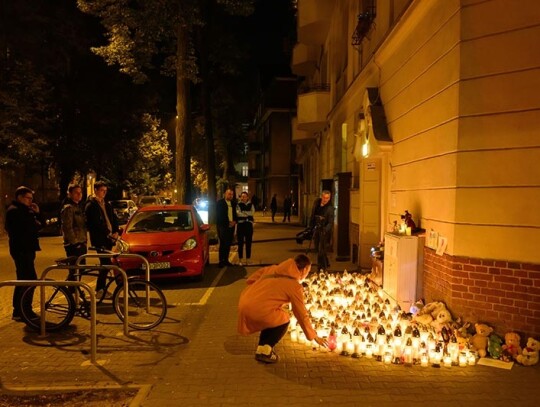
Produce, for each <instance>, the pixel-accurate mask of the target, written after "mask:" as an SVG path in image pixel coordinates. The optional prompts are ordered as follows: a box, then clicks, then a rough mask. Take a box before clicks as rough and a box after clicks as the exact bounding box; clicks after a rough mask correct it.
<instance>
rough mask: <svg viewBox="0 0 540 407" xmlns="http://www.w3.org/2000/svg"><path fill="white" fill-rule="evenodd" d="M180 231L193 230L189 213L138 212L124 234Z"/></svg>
mask: <svg viewBox="0 0 540 407" xmlns="http://www.w3.org/2000/svg"><path fill="white" fill-rule="evenodd" d="M180 230H193V217H192V216H191V211H189V210H178V211H143V212H139V213H137V214H135V216H134V217H133V219H132V220H131V222H129V226H128V228H127V230H126V232H127V233H137V232H177V231H180Z"/></svg>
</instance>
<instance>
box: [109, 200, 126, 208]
mask: <svg viewBox="0 0 540 407" xmlns="http://www.w3.org/2000/svg"><path fill="white" fill-rule="evenodd" d="M111 205H112V207H113V208H115V209H125V208H127V207H128V204H127V202H126V201H112V202H111Z"/></svg>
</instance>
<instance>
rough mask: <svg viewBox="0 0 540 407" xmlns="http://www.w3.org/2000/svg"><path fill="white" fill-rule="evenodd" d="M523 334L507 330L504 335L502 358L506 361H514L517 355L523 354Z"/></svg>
mask: <svg viewBox="0 0 540 407" xmlns="http://www.w3.org/2000/svg"><path fill="white" fill-rule="evenodd" d="M520 342H521V336H519V334H517V333H515V332H507V333H506V334H505V335H504V345H503V346H502V354H501V359H502V360H504V361H505V362H512V361H514V360H515V359H516V356H517V355H521V351H522V349H521V346H520Z"/></svg>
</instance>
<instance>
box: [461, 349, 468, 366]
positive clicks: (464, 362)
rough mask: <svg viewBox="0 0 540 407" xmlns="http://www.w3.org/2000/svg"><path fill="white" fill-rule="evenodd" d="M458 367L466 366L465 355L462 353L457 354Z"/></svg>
mask: <svg viewBox="0 0 540 407" xmlns="http://www.w3.org/2000/svg"><path fill="white" fill-rule="evenodd" d="M459 365H460V366H461V367H464V366H467V355H466V354H465V353H464V352H461V353H460V354H459Z"/></svg>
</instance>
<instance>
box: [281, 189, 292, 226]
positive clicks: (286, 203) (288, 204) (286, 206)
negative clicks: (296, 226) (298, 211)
mask: <svg viewBox="0 0 540 407" xmlns="http://www.w3.org/2000/svg"><path fill="white" fill-rule="evenodd" d="M291 209H292V199H291V196H290V195H287V196H286V197H285V199H284V200H283V222H285V220H287V221H288V222H290V221H291Z"/></svg>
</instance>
